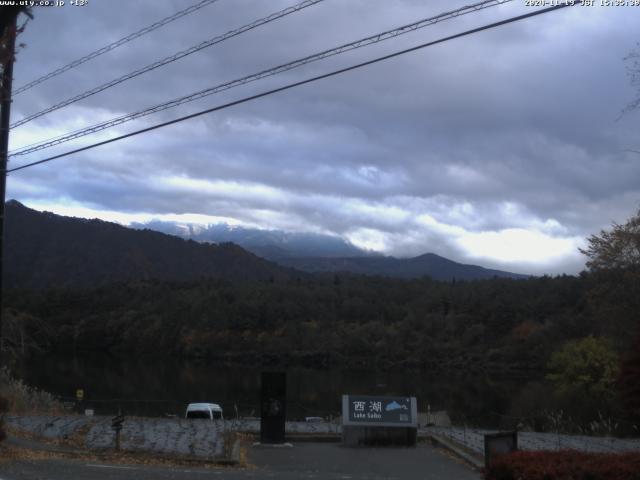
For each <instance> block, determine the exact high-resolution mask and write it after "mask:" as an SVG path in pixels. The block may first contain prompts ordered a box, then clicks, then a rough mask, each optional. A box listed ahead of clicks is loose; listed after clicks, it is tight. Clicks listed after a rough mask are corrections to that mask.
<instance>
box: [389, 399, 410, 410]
mask: <svg viewBox="0 0 640 480" xmlns="http://www.w3.org/2000/svg"><path fill="white" fill-rule="evenodd" d="M384 409H385V410H386V411H387V412H391V411H393V410H406V409H407V406H406V405H400V404H399V403H398V402H396V401H395V400H394V401H393V402H391V403H388V404H387V406H386V407H384Z"/></svg>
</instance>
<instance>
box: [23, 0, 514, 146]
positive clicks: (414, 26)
mask: <svg viewBox="0 0 640 480" xmlns="http://www.w3.org/2000/svg"><path fill="white" fill-rule="evenodd" d="M511 1H513V0H485V1H481V2H478V3H474V4H472V5H467V6H464V7H461V8H458V9H456V10H451V11H448V12H445V13H441V14H439V15H436V16H433V17H429V18H426V19H422V20H419V21H417V22H413V23H410V24H408V25H403V26H401V27H398V28H395V29H392V30H387V31H385V32H382V33H378V34H375V35H372V36H369V37H365V38H361V39H359V40H356V41H354V42H350V43H346V44H343V45H340V46H338V47H335V48H332V49H328V50H324V51H322V52H320V53H316V54H313V55H309V56H307V57H303V58H300V59H297V60H294V61H292V62H289V63H285V64H282V65H279V66H277V67H272V68H269V69H267V70H263V71H260V72H258V73H254V74H251V75H247V76H245V77H242V78H238V79H235V80H231V81H229V82H226V83H222V84H219V85H216V86H213V87H209V88H206V89H204V90H200V91H198V92H195V93H192V94H189V95H185V96H183V97H179V98H177V99H174V100H171V101H169V102H165V103H161V104H158V105H154V106H152V107H148V108H146V109H144V110H139V111H137V112H134V113H129V114H126V115H123V116H120V117H117V118H113V119H111V120H107V121H105V122H101V123H99V124H96V125H92V126H90V127H86V128H83V129H80V130H76V131H74V132H70V133H68V134H64V135H62V136H57V137H54V138H52V139H49V140H47V141H45V142H42V143H40V144H39V145H37V146H34V147H29V146H26V147H23V148H21V149H19V150H17V151H14V152H11V153H10V156H11V157H13V156H18V155H27V154H29V153H32V152H35V151H38V150H42V149H45V148H49V147H52V146H54V145H59V144H61V143H66V142H68V141H70V140H74V139H76V138H80V137H83V136H86V135H90V134H92V133H96V132H99V131H102V130H104V129H107V128H111V127H114V126H116V125H120V124H122V123H126V122H129V121H131V120H135V119H138V118H141V117H144V116H147V115H150V114H152V113H157V112H160V111H163V110H167V109H169V108H173V107H177V106H179V105H182V104H185V103H188V102H192V101H194V100H199V99H201V98H204V97H207V96H209V95H213V94H215V93H219V92H221V91H224V90H229V89H231V88H234V87H238V86H241V85H244V84H247V83H250V82H254V81H256V80H261V79H263V78H266V77H269V76H272V75H277V74H279V73H282V72H286V71H288V70H292V69H294V68H298V67H301V66H303V65H306V64H308V63H311V62H315V61H318V60H323V59H325V58H328V57H331V56H334V55H338V54H341V53H344V52H346V51H349V50H355V49H358V48H362V47H365V46H368V45H372V44H374V43H378V42H382V41H385V40H389V39H391V38H395V37H397V36H399V35H403V34H405V33H409V32H412V31H415V30H418V29H420V28H424V27H427V26H430V25H433V24H435V23H438V22H442V21H445V20H449V19H452V18H456V17H459V16H462V15H466V14H469V13H472V12H476V11H479V10H483V9H485V8H489V7H493V6H496V5H501V4H503V3H508V2H511Z"/></svg>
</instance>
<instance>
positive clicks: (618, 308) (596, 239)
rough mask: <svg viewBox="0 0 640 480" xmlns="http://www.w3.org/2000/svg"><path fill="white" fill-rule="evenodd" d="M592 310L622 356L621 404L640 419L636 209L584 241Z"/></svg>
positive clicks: (639, 222) (639, 220)
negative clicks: (591, 280)
mask: <svg viewBox="0 0 640 480" xmlns="http://www.w3.org/2000/svg"><path fill="white" fill-rule="evenodd" d="M588 242H589V245H588V247H587V248H586V249H585V250H582V253H584V254H585V255H587V256H588V257H589V261H588V262H587V267H588V268H589V269H590V271H591V274H592V276H593V287H592V288H591V290H590V294H591V295H590V297H591V305H592V308H594V310H595V311H596V312H597V314H598V315H599V316H600V317H601V320H602V321H601V324H603V325H606V326H608V328H607V331H608V332H609V333H611V334H612V336H614V338H617V339H618V344H619V345H620V346H622V347H623V350H624V351H626V353H625V354H624V355H623V357H622V358H623V361H622V364H621V367H620V373H619V376H618V380H617V386H618V391H619V393H620V397H621V400H622V403H623V405H624V406H625V407H626V410H627V412H628V413H630V414H631V415H634V416H636V417H640V210H638V212H637V213H636V214H635V215H634V216H633V217H631V218H630V219H629V220H627V222H626V223H624V224H617V223H614V224H613V226H612V228H611V230H607V231H605V230H603V231H601V232H600V234H599V235H592V236H591V237H589V239H588Z"/></svg>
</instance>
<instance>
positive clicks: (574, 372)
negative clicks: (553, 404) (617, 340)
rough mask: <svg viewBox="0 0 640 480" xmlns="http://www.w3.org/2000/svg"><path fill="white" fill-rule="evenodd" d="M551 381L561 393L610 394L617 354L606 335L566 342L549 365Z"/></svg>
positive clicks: (595, 395)
mask: <svg viewBox="0 0 640 480" xmlns="http://www.w3.org/2000/svg"><path fill="white" fill-rule="evenodd" d="M547 368H548V369H549V371H550V373H549V374H548V375H547V379H549V380H551V381H552V382H553V383H554V384H555V386H556V388H557V390H558V392H559V393H561V394H572V395H573V394H578V395H580V394H586V395H587V396H589V397H593V398H606V397H610V396H611V395H612V393H613V391H614V390H613V387H614V384H615V381H616V376H617V373H618V355H617V354H616V352H615V351H614V350H613V348H612V346H611V344H610V343H609V341H607V340H606V339H604V338H596V337H592V336H590V337H585V338H582V339H580V340H572V341H570V342H567V343H566V344H565V345H564V346H563V347H562V348H560V349H559V350H557V351H556V352H554V353H553V354H552V355H551V359H550V360H549V363H548V364H547Z"/></svg>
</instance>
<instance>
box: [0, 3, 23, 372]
mask: <svg viewBox="0 0 640 480" xmlns="http://www.w3.org/2000/svg"><path fill="white" fill-rule="evenodd" d="M7 13H9V14H10V15H11V17H12V18H11V17H10V18H9V21H8V22H7V23H6V24H5V25H3V28H2V30H1V31H0V38H1V39H2V40H3V43H4V45H3V46H2V47H0V52H1V54H2V58H1V60H2V85H0V366H2V365H3V363H4V362H3V353H4V351H3V350H4V337H3V335H2V327H3V323H4V322H3V314H2V309H3V301H2V297H3V295H4V258H3V257H4V203H5V197H6V189H7V188H6V187H7V154H8V152H9V128H10V127H9V125H10V119H11V87H12V82H13V60H14V56H15V47H16V35H17V33H18V32H17V19H18V14H19V13H20V10H15V11H10V12H7ZM5 18H6V17H5Z"/></svg>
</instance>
